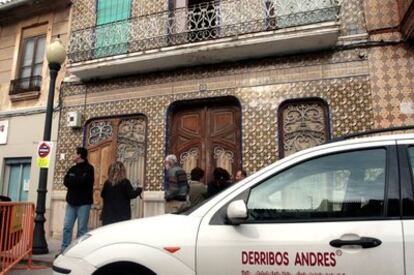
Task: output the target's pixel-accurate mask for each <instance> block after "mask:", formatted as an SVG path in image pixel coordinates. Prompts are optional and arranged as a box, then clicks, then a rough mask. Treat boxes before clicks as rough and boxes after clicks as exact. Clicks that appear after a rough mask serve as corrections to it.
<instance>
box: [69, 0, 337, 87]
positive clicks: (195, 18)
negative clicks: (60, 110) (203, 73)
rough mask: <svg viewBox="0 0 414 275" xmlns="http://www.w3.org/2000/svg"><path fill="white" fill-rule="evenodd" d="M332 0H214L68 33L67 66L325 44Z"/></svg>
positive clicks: (181, 62) (146, 65)
mask: <svg viewBox="0 0 414 275" xmlns="http://www.w3.org/2000/svg"><path fill="white" fill-rule="evenodd" d="M338 14H339V5H338V3H337V1H336V0H288V1H287V0H221V1H219V0H216V1H211V2H203V3H201V4H196V5H191V6H188V7H182V8H175V9H172V10H169V11H164V12H160V13H154V14H148V15H144V16H139V17H135V18H130V19H127V20H121V21H116V22H111V23H108V24H103V25H96V26H94V27H91V28H86V29H82V30H77V31H73V32H72V33H71V38H70V45H69V63H70V64H69V66H68V69H69V71H70V72H71V73H72V74H74V75H76V76H78V77H79V78H81V79H90V78H96V77H99V78H104V77H110V76H112V75H122V74H131V73H139V72H148V71H155V70H165V69H170V68H177V67H180V66H191V65H200V64H211V63H219V62H225V61H235V60H241V59H247V58H257V57H264V56H270V55H283V54H289V53H295V52H306V51H314V50H320V49H326V48H330V47H332V46H334V45H335V44H336V42H337V39H338V36H339V22H338V21H339V18H338Z"/></svg>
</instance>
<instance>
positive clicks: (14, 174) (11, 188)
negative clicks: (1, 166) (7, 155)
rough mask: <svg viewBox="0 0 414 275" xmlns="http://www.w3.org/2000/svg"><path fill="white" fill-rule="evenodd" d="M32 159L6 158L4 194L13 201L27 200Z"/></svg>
mask: <svg viewBox="0 0 414 275" xmlns="http://www.w3.org/2000/svg"><path fill="white" fill-rule="evenodd" d="M30 169H31V159H30V158H27V159H23V158H16V159H6V169H5V172H6V173H5V182H6V186H4V190H3V191H4V194H5V195H6V196H8V197H10V198H11V200H12V201H27V199H28V194H29V184H30Z"/></svg>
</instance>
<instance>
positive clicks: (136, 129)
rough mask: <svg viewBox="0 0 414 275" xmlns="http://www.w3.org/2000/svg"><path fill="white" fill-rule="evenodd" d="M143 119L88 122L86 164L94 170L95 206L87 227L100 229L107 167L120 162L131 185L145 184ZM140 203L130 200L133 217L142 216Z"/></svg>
mask: <svg viewBox="0 0 414 275" xmlns="http://www.w3.org/2000/svg"><path fill="white" fill-rule="evenodd" d="M146 129H147V122H146V118H145V117H143V116H141V115H137V116H131V117H119V118H108V119H97V120H93V121H91V122H89V123H88V125H87V132H86V147H87V149H88V153H89V156H88V159H89V162H90V163H91V164H92V165H93V166H94V168H95V183H94V194H93V196H94V204H93V206H92V210H91V213H90V218H89V228H96V227H98V226H100V224H101V221H100V215H101V212H102V204H103V202H102V199H101V196H100V194H101V190H102V187H103V184H104V182H105V181H106V180H107V179H108V168H109V166H110V165H111V163H113V162H114V161H121V162H122V163H123V164H124V166H125V169H126V173H127V178H128V179H129V180H130V181H131V182H138V183H139V184H140V185H144V184H145V182H144V180H145V157H146V136H147V135H146ZM141 204H142V202H141V201H140V200H139V198H137V199H134V200H132V201H131V210H132V218H137V217H142V214H143V213H142V205H141Z"/></svg>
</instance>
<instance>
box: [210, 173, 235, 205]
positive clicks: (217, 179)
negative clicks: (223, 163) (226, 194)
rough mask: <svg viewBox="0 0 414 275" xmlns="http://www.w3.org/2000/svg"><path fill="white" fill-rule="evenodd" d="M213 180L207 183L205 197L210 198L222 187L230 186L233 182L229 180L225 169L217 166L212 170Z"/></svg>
mask: <svg viewBox="0 0 414 275" xmlns="http://www.w3.org/2000/svg"><path fill="white" fill-rule="evenodd" d="M213 178H214V179H213V181H211V182H209V183H208V185H207V197H208V198H210V197H212V196H214V195H216V194H218V193H220V192H221V191H223V190H224V189H226V188H228V187H230V186H231V185H232V184H233V183H232V182H231V180H230V174H229V172H227V170H226V169H223V168H220V167H217V168H215V169H214V171H213Z"/></svg>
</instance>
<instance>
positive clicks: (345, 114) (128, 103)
mask: <svg viewBox="0 0 414 275" xmlns="http://www.w3.org/2000/svg"><path fill="white" fill-rule="evenodd" d="M253 75H254V74H253ZM108 85H110V86H111V87H112V88H116V87H117V86H118V88H119V86H123V85H125V84H123V82H122V81H120V82H116V81H113V82H112V83H110V84H108ZM130 85H131V84H130ZM171 85H173V84H171ZM93 88H94V87H93V85H92V86H89V87H88V90H90V89H93ZM66 89H67V90H72V91H71V92H73V90H78V91H77V92H85V91H86V89H85V86H82V85H77V86H71V87H66ZM229 95H230V96H234V97H236V98H237V99H238V100H239V101H240V103H241V106H242V121H243V125H242V148H243V166H244V167H245V168H246V169H247V171H248V172H249V173H252V172H254V171H257V170H259V169H260V168H263V167H264V166H266V165H268V164H270V163H272V162H274V161H275V160H277V158H278V154H277V150H278V149H277V145H278V144H277V134H278V130H277V110H278V107H279V105H280V104H281V103H282V102H283V101H284V100H286V99H291V98H303V97H321V98H322V99H324V100H325V101H326V102H328V104H329V107H330V111H331V120H332V121H331V122H332V125H333V136H338V135H342V134H346V133H350V132H356V131H364V130H367V129H371V128H372V126H373V113H372V107H371V104H372V103H371V94H370V88H369V81H368V78H367V77H366V76H361V77H350V78H342V79H334V80H317V81H310V82H292V83H289V84H277V85H267V86H255V87H248V88H246V87H245V88H233V89H219V90H208V91H194V92H188V93H179V94H177V93H174V94H169V95H162V96H152V97H151V96H147V97H141V98H133V99H132V98H131V99H117V100H112V101H107V102H101V103H88V101H87V102H86V105H85V106H82V105H77V106H65V107H64V109H63V111H62V117H65V115H66V113H67V112H68V111H74V110H78V111H80V112H84V113H85V119H90V118H96V117H102V116H117V115H123V114H134V113H142V114H144V115H145V116H146V117H147V119H148V145H147V146H148V148H147V170H146V189H148V190H161V188H162V176H163V168H162V159H163V157H164V154H165V150H166V149H165V140H166V136H165V135H166V132H165V129H166V127H167V125H166V121H167V120H166V114H167V112H168V107H169V106H170V105H171V104H172V103H173V102H175V101H178V100H195V99H200V98H209V97H218V96H229ZM65 123H66V122H65V121H64V120H62V121H61V124H60V127H61V128H60V132H59V134H60V136H61V138H60V141H59V144H58V152H57V154H60V153H64V152H66V153H67V152H72V151H73V150H74V148H75V147H76V146H78V145H79V144H80V143H81V141H82V137H83V133H82V131H73V130H72V129H70V128H68V127H66V125H65ZM56 166H57V169H56V174H55V181H54V182H55V189H57V190H61V189H63V186H62V177H63V175H64V171H65V170H66V169H67V168H68V167H69V166H70V163H69V162H68V161H57V164H56Z"/></svg>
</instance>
